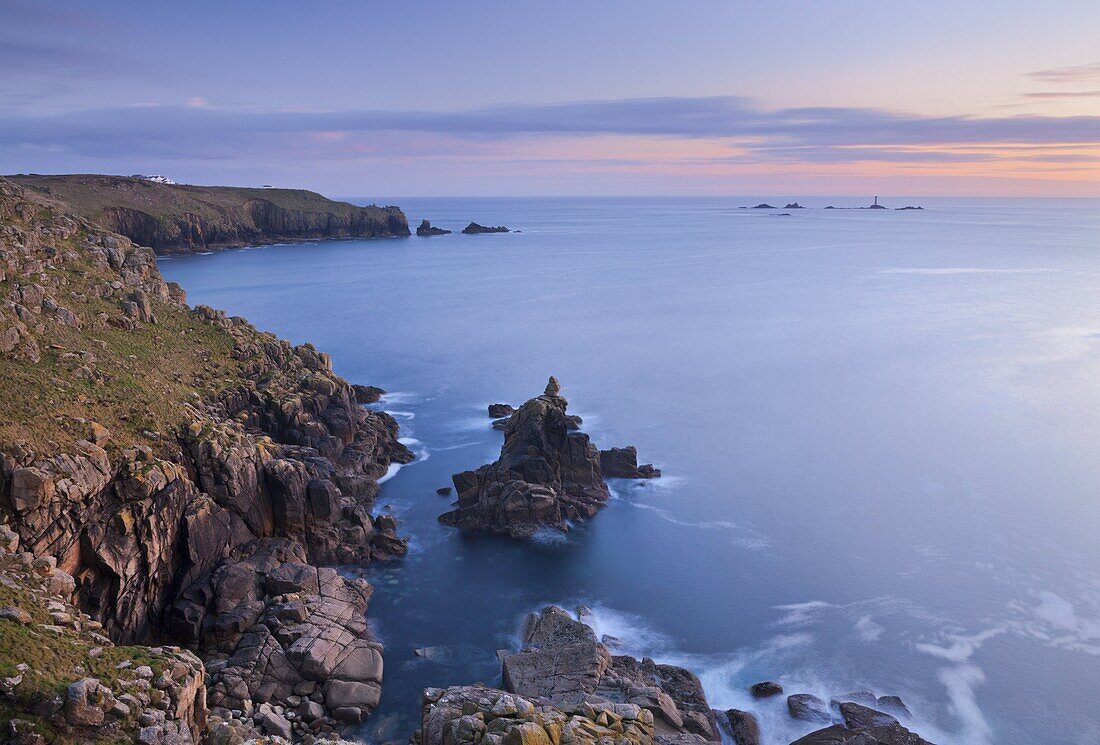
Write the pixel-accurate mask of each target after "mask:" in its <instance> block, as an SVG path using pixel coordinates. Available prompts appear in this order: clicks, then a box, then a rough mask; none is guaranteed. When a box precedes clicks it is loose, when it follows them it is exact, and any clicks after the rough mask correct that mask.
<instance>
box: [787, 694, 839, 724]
mask: <svg viewBox="0 0 1100 745" xmlns="http://www.w3.org/2000/svg"><path fill="white" fill-rule="evenodd" d="M787 711H789V712H790V714H791V717H793V718H794V719H800V720H802V721H804V722H822V723H824V722H831V721H832V720H833V717H832V716H831V715H830V714H829V709H828V708H827V707H826V706H825V702H824V701H822V700H821V699H819V698H818V697H817V696H813V695H811V694H809V693H796V694H794V695H793V696H787Z"/></svg>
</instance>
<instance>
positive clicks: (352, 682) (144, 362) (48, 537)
mask: <svg viewBox="0 0 1100 745" xmlns="http://www.w3.org/2000/svg"><path fill="white" fill-rule="evenodd" d="M0 386H2V391H0V393H2V395H0V399H2V400H3V401H4V404H3V406H4V415H3V417H0V419H2V420H3V423H0V523H6V526H7V527H6V528H4V531H5V532H6V533H10V534H11V535H13V536H14V537H15V538H16V539H17V541H16V542H17V543H18V545H19V547H20V548H21V550H22V551H23V552H26V554H27V556H29V557H32V558H37V559H41V560H43V561H49V562H51V567H52V566H56V571H57V573H58V576H59V577H61V578H62V580H61V586H62V591H63V594H64V595H65V596H66V597H65V600H66V601H67V602H73V603H75V604H76V605H77V606H79V607H80V608H81V610H82V611H83V612H85V613H87V614H88V615H89V616H90V617H91V618H92V619H94V621H95V623H96V624H101V625H102V628H103V629H104V631H105V632H106V633H107V635H108V637H110V639H111V640H112V641H114V642H116V643H133V642H148V641H159V640H170V641H174V642H177V643H181V644H183V645H185V646H187V647H190V648H191V649H193V650H195V651H196V652H197V653H198V654H199V656H200V657H203V658H205V659H206V661H207V663H209V664H210V667H208V668H207V672H208V673H209V674H210V679H209V680H210V684H211V686H212V688H211V702H212V703H213V708H212V714H213V721H214V722H215V723H217V722H223V723H225V726H231V727H234V728H236V729H239V730H241V731H243V732H245V733H247V732H249V731H251V730H252V729H256V728H258V729H262V730H265V731H268V732H274V733H284V734H285V733H286V732H290V731H291V730H290V729H287V728H291V724H290V723H289V722H288V720H287V719H285V718H284V717H282V716H281V715H278V714H276V713H275V712H274V711H273V710H270V707H269V710H267V711H265V710H263V709H262V708H261V707H260V705H261V704H264V705H265V706H268V703H267V702H273V701H278V700H279V697H280V696H281V697H284V698H285V697H288V696H290V695H291V692H292V691H305V693H304V694H301V695H300V696H299V697H300V698H304V700H305V701H306V702H307V703H309V704H312V706H311V707H308V710H307V712H305V713H303V714H302V715H301V716H298V717H296V718H295V723H294V725H293V727H294V728H295V729H293V731H294V732H296V733H299V734H301V733H304V732H317V733H319V732H324V731H331V730H332V728H333V727H335V726H336V725H337V720H336V719H335V717H337V716H339V718H340V719H341V720H343V721H352V720H357V719H358V718H360V717H362V716H363V715H365V714H366V713H367V712H369V711H370V709H371V708H373V706H374V705H375V704H377V700H378V691H379V687H380V684H381V676H382V663H381V648H380V646H379V645H377V644H376V643H375V642H373V640H371V639H370V637H369V634H368V632H367V628H366V623H365V618H364V615H363V612H364V611H365V610H366V606H367V601H368V599H369V597H370V586H369V585H368V584H367V583H365V582H363V581H362V580H356V581H345V580H344V579H343V578H341V577H339V576H338V575H336V573H335V572H333V571H331V570H323V569H317V568H316V567H314V566H312V564H313V563H337V562H350V561H367V560H371V559H384V558H388V557H391V556H394V555H397V554H400V553H403V552H404V550H405V544H404V542H403V541H402V540H401V539H399V538H398V537H397V535H396V532H395V531H396V524H395V523H394V521H393V519H392V518H390V517H386V516H378V517H376V516H374V515H372V514H371V512H370V508H371V506H372V502H373V498H374V496H375V495H376V493H377V490H378V486H377V479H378V477H379V476H381V475H382V474H383V473H385V471H386V469H387V467H388V466H389V464H390V462H391V461H400V462H407V461H408V460H410V459H411V457H412V456H411V454H410V453H409V451H408V450H407V449H406V448H405V447H404V446H402V445H401V444H400V443H398V442H397V425H396V423H395V422H394V421H393V419H392V418H390V417H389V416H388V415H386V414H383V413H376V412H372V411H368V410H366V409H364V408H363V407H361V406H359V405H358V404H357V403H356V401H355V396H354V392H353V389H352V387H351V386H350V385H349V384H348V383H347V381H345V380H343V379H341V378H339V377H338V376H336V375H334V374H333V372H332V369H331V363H330V361H329V359H328V357H327V356H326V355H324V354H321V353H319V352H317V351H316V350H315V349H313V348H312V347H311V346H309V345H304V346H299V347H294V346H292V345H290V344H289V343H288V342H285V341H282V340H280V339H277V338H276V337H274V336H273V335H271V334H266V333H261V332H258V331H257V330H256V329H255V328H253V327H252V326H251V325H250V324H249V323H248V322H247V321H245V320H244V319H241V318H228V317H226V316H225V314H224V313H221V312H218V311H214V310H212V309H210V308H206V307H203V306H200V307H197V308H194V309H191V308H189V307H188V306H187V305H186V304H185V303H184V299H183V293H182V291H181V290H180V289H179V288H178V287H177V286H174V285H170V284H168V283H166V282H165V281H164V280H163V278H162V277H161V276H160V273H159V271H158V270H157V267H156V263H155V260H154V258H153V254H152V252H151V251H150V250H149V249H146V248H140V247H138V246H135V245H133V244H132V243H131V242H130V241H129V240H128V239H126V238H125V237H122V236H119V235H115V234H112V233H110V232H107V231H104V230H101V229H99V228H98V227H96V226H94V225H92V224H91V223H90V222H88V221H87V220H85V219H83V218H81V217H78V216H74V215H67V214H59V213H58V211H57V208H56V205H55V204H53V203H51V202H50V201H49V200H45V199H42V198H40V197H38V196H36V195H35V194H33V193H29V192H25V191H24V190H23V189H21V188H19V187H18V186H15V185H14V184H12V183H10V182H8V181H4V180H3V179H0ZM0 527H3V526H0ZM286 567H291V569H286ZM280 572H282V573H283V574H280ZM284 575H285V576H284ZM64 578H69V579H68V582H69V583H71V584H68V585H66V582H65V580H64ZM262 619H269V620H268V621H264V622H265V623H268V624H269V626H281V627H282V628H283V631H282V632H281V633H279V634H278V635H272V634H271V633H270V632H269V633H268V634H267V635H266V636H264V635H262V634H260V635H259V636H257V634H256V633H255V631H254V629H253V628H252V627H253V626H255V625H256V624H257V622H260V621H261V620H262ZM276 621H277V623H276ZM265 628H267V627H265ZM322 631H323V632H324V638H323V639H319V638H318V637H317V634H319V633H321V632H322ZM9 632H11V629H10V628H9V627H8V626H7V625H5V621H4V619H2V618H0V650H3V649H5V648H6V647H8V646H10V645H8V644H7V643H6V642H7V641H9V640H7V639H5V638H4V635H5V634H8V633H9ZM0 657H2V655H0ZM4 662H5V661H4V660H0V666H2V665H3V663H4ZM88 664H90V663H88ZM84 667H87V665H85V666H84ZM63 677H64V676H62V678H63ZM62 682H65V681H62ZM20 685H23V684H20ZM27 685H29V682H28V684H27ZM307 689H308V690H307ZM40 693H41V692H40ZM35 695H36V694H35V692H34V691H33V690H28V689H25V688H20V687H19V686H16V687H15V690H14V692H13V693H12V696H14V700H15V701H16V702H18V701H25V700H31V699H34V698H35ZM3 700H4V693H3V692H2V691H0V703H2V702H3ZM9 703H10V702H9ZM231 710H236V711H237V712H239V714H238V715H234V714H233V713H232V712H231ZM31 713H32V714H33V715H34V716H36V717H39V718H40V719H41V720H42V721H44V722H47V723H48V724H49V725H50V726H52V727H55V728H60V729H59V731H60V732H61V733H62V735H60V736H61V737H62V739H63V740H64V738H65V737H70V739H75V740H79V741H82V742H83V741H92V740H88V739H86V738H87V733H83V734H80V733H77V734H73V733H75V732H76V730H74V729H73V726H72V723H71V722H68V721H67V720H66V719H65V717H64V715H63V712H62V711H61V710H60V709H56V710H55V709H51V707H50V706H46V707H45V708H44V709H43V710H42V711H38V710H35V712H31ZM284 725H285V726H284ZM284 730H286V732H284ZM66 733H67V734H66ZM78 735H79V736H78ZM81 738H85V739H81Z"/></svg>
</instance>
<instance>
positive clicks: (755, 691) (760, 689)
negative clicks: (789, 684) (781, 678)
mask: <svg viewBox="0 0 1100 745" xmlns="http://www.w3.org/2000/svg"><path fill="white" fill-rule="evenodd" d="M749 693H751V694H752V697H753V698H769V697H771V696H778V695H779V694H781V693H783V686H781V685H779V684H778V683H776V682H775V681H771V680H766V681H764V682H763V683H754V684H753V685H752V686H751V687H750V688H749Z"/></svg>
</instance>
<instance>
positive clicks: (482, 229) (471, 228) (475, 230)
mask: <svg viewBox="0 0 1100 745" xmlns="http://www.w3.org/2000/svg"><path fill="white" fill-rule="evenodd" d="M462 232H463V233H465V234H466V235H477V234H479V233H510V232H511V231H510V230H508V228H506V227H504V226H503V225H497V226H496V227H487V226H485V225H478V224H477V223H476V222H472V223H470V224H469V225H467V226H466V227H464V228H463V229H462Z"/></svg>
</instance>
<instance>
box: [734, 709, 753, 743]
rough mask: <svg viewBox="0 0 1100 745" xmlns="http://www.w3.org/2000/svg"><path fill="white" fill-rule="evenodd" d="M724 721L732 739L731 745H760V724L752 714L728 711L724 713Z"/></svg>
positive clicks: (737, 710) (738, 710)
mask: <svg viewBox="0 0 1100 745" xmlns="http://www.w3.org/2000/svg"><path fill="white" fill-rule="evenodd" d="M726 721H727V723H728V725H729V730H730V735H731V736H732V737H733V745H760V724H759V722H757V721H756V717H755V716H754V715H753V714H751V713H749V712H747V711H741V710H740V709H730V710H729V711H727V712H726Z"/></svg>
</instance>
